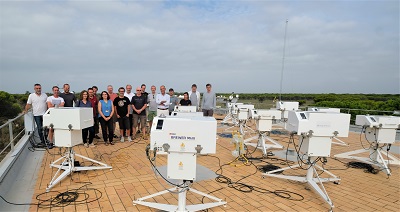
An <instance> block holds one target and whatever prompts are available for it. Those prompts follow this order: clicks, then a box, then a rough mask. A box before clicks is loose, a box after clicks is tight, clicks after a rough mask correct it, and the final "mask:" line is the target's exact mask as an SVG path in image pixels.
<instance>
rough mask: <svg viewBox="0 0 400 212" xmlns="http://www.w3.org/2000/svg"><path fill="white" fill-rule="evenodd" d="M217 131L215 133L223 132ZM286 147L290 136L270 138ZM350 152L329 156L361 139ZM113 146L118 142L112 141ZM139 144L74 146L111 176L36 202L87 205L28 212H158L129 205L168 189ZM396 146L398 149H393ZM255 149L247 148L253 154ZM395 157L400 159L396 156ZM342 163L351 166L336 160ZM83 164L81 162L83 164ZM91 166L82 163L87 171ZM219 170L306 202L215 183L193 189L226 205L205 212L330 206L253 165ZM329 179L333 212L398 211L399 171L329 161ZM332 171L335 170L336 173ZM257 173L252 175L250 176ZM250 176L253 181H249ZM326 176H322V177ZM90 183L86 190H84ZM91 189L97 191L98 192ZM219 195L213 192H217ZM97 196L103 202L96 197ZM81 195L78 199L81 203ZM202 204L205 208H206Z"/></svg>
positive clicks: (225, 142) (210, 162)
mask: <svg viewBox="0 0 400 212" xmlns="http://www.w3.org/2000/svg"><path fill="white" fill-rule="evenodd" d="M222 131H223V128H219V129H218V132H222ZM271 137H272V138H274V139H276V140H278V141H279V142H280V143H281V144H283V145H284V146H286V144H287V142H288V136H286V135H271ZM341 139H342V140H343V141H345V142H347V143H349V144H350V146H340V145H332V151H331V155H335V154H338V153H342V152H348V151H351V150H356V149H361V148H362V147H361V145H360V136H359V134H357V133H350V134H349V137H348V138H341ZM115 141H117V140H115ZM135 142H137V143H128V142H125V143H120V142H116V145H114V146H111V145H109V146H105V145H104V143H103V142H100V141H98V143H97V145H96V147H95V148H85V147H83V146H77V147H75V148H74V150H75V151H76V152H77V153H78V154H81V155H84V156H87V157H89V158H92V159H95V160H99V161H101V162H104V163H106V164H108V165H111V166H112V167H113V168H112V170H108V169H105V170H97V171H84V172H81V173H74V174H73V175H72V176H68V177H67V178H65V179H64V180H63V181H61V183H59V184H58V185H55V187H54V188H53V189H52V190H51V191H52V192H49V193H47V194H43V195H42V196H40V199H46V198H49V197H51V196H55V195H56V192H55V191H57V192H65V191H67V190H68V189H77V188H79V187H82V186H83V188H87V189H88V190H86V191H85V192H86V193H87V194H88V195H89V199H87V200H86V201H82V202H80V203H78V202H74V203H71V204H70V205H68V206H64V207H45V208H43V207H44V206H45V205H48V204H49V202H45V203H43V204H42V205H41V208H39V207H38V206H32V207H31V208H30V211H158V210H156V209H152V208H148V207H145V206H141V205H133V203H132V201H133V200H134V199H137V198H140V197H144V196H147V195H149V194H153V193H156V192H159V191H162V190H164V187H166V188H170V187H171V186H169V185H167V184H166V183H165V182H164V181H163V180H162V179H160V180H159V181H160V182H161V183H162V185H161V184H160V183H159V182H158V180H157V179H156V177H155V174H154V173H153V171H152V169H151V168H150V163H149V161H148V160H147V158H146V154H145V147H146V145H147V143H148V142H149V141H148V140H146V141H145V140H138V139H136V140H135ZM230 142H231V139H229V138H222V137H219V138H218V140H217V154H215V155H214V156H217V157H218V158H219V159H220V162H221V164H226V163H228V162H230V161H232V160H233V159H234V157H233V156H232V154H231V151H232V149H233V146H232V144H231V143H230ZM396 145H398V143H397V144H396ZM253 149H254V148H253V147H249V150H250V151H252V150H253ZM58 152H59V148H54V149H52V150H51V151H50V153H51V154H50V153H46V155H45V157H44V159H43V163H42V167H41V170H40V173H39V175H40V176H39V178H38V181H37V183H36V188H35V195H34V196H33V197H32V203H37V202H38V200H36V196H37V195H38V194H41V193H44V192H45V191H46V187H47V185H48V183H49V182H50V180H51V178H52V177H53V175H54V173H55V172H56V171H57V169H56V168H50V166H49V164H50V163H51V162H53V161H54V160H56V159H57V158H59V157H60V155H54V154H56V153H58ZM252 156H253V157H261V156H262V154H261V151H260V150H257V151H255V152H254V153H253V154H252ZM396 156H397V157H398V156H399V155H396ZM271 158H274V157H270V158H268V159H264V161H267V162H270V163H273V164H275V165H278V166H280V167H286V165H281V164H280V163H281V162H280V161H276V160H271ZM78 160H81V159H78ZM340 160H341V161H343V162H349V161H354V160H346V159H340ZM81 162H82V161H81ZM197 163H198V164H200V165H202V166H205V167H207V168H209V169H211V170H213V171H217V170H218V169H219V165H218V159H217V158H215V157H211V156H201V155H200V156H198V158H197ZM253 163H254V165H255V166H257V165H265V164H266V163H265V162H262V161H254V162H253ZM90 164H91V163H89V162H85V165H90ZM235 164H237V165H238V166H234V165H227V166H223V175H225V176H226V177H229V178H230V179H231V180H232V181H237V180H239V179H241V178H243V177H245V176H248V175H250V176H248V177H246V178H245V179H243V180H241V181H240V182H242V183H246V184H249V185H252V186H257V187H260V188H264V189H267V190H271V191H273V190H288V191H291V192H295V193H298V194H300V195H302V196H303V197H304V199H303V200H302V201H293V200H288V199H284V198H280V197H278V196H276V195H274V194H271V193H259V192H255V191H253V192H249V193H244V192H240V191H237V190H235V189H233V188H229V187H228V185H227V184H222V183H218V182H216V181H215V180H214V179H210V180H203V181H199V182H195V183H194V184H193V185H192V188H195V189H197V190H199V191H202V192H205V193H209V192H213V191H214V192H213V193H212V194H211V195H213V196H215V197H217V198H221V199H223V200H225V201H227V205H226V206H225V207H224V206H220V207H215V208H211V209H209V211H328V210H329V209H330V207H329V205H328V204H326V203H325V201H324V200H323V199H322V198H320V197H319V195H318V194H317V193H316V192H314V191H313V190H311V189H309V188H306V187H308V186H307V185H306V184H305V183H300V182H294V181H289V180H283V179H278V178H272V177H266V178H262V177H261V173H260V172H259V171H257V169H256V167H255V166H253V165H250V166H242V165H241V163H240V162H236V163H235ZM162 165H166V157H165V156H158V157H157V166H162ZM325 168H327V169H328V170H330V171H331V172H332V173H333V174H335V175H337V176H339V177H340V178H341V183H340V184H339V185H336V184H334V183H332V182H327V183H324V186H325V188H326V190H327V192H328V194H329V196H330V198H331V199H332V201H333V203H334V205H335V208H334V210H335V211H400V192H399V191H400V178H399V174H400V169H399V168H400V167H399V166H391V167H390V168H391V170H392V176H391V177H390V178H388V177H387V176H386V174H385V173H384V172H379V173H378V174H376V175H375V174H371V173H366V172H364V171H363V170H361V169H354V168H348V169H347V168H346V167H345V166H344V165H343V163H341V162H339V161H337V160H334V159H328V163H327V165H326V166H325ZM335 169H336V170H335ZM253 173H255V174H253ZM252 174H253V175H252ZM284 174H286V175H305V171H304V170H301V169H297V170H288V171H285V172H284ZM322 176H324V175H322ZM84 182H90V183H91V184H90V185H86V184H84ZM91 189H97V192H95V191H94V190H91ZM216 190H217V191H216ZM81 192H84V191H81ZM100 195H101V196H100ZM83 198H84V195H80V196H79V198H78V201H79V200H82V199H83ZM154 201H155V202H159V203H167V204H177V195H173V194H165V195H162V196H158V197H155V198H154ZM208 201H209V200H208V199H207V198H206V199H205V200H204V202H208ZM201 202H202V198H201V197H200V196H197V195H193V194H192V193H190V192H188V196H187V204H200V203H201Z"/></svg>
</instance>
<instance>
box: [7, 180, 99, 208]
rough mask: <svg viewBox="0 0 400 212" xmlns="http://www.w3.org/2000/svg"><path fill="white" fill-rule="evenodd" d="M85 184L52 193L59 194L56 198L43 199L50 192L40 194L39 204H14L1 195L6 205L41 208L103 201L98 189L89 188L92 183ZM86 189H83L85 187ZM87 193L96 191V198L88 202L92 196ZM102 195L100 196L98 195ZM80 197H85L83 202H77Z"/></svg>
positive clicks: (38, 197)
mask: <svg viewBox="0 0 400 212" xmlns="http://www.w3.org/2000/svg"><path fill="white" fill-rule="evenodd" d="M81 183H84V185H83V186H81V187H79V188H77V189H68V190H67V191H65V192H61V193H60V192H58V191H50V192H53V193H57V195H56V196H55V197H50V198H46V199H44V198H42V196H43V195H45V196H47V195H48V193H49V192H43V193H41V194H38V195H37V196H36V200H38V203H13V202H9V201H7V200H6V199H5V198H4V197H3V196H1V195H0V198H1V199H3V200H4V201H5V202H6V203H8V204H11V205H36V206H38V207H39V208H53V207H65V206H68V205H70V204H72V203H74V204H75V205H79V204H88V203H91V202H94V201H97V200H99V199H101V197H102V196H103V193H102V192H101V191H100V190H98V189H96V188H87V186H88V185H90V184H92V183H91V182H81ZM85 186H86V188H83V187H85ZM87 191H94V193H95V195H96V198H94V199H92V200H90V201H88V200H89V199H90V195H89V194H88V193H87ZM97 194H100V195H97ZM80 196H83V197H84V198H83V199H81V200H79V201H78V200H77V199H78V198H79V197H80Z"/></svg>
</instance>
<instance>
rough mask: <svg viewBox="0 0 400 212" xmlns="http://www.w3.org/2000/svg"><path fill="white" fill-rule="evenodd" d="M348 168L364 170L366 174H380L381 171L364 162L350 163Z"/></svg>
mask: <svg viewBox="0 0 400 212" xmlns="http://www.w3.org/2000/svg"><path fill="white" fill-rule="evenodd" d="M347 166H348V167H350V168H355V169H364V172H366V173H372V174H378V172H379V169H375V168H374V167H372V165H371V164H367V163H362V162H354V161H353V162H349V163H348V164H347Z"/></svg>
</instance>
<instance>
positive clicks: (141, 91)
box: [25, 84, 216, 149]
mask: <svg viewBox="0 0 400 212" xmlns="http://www.w3.org/2000/svg"><path fill="white" fill-rule="evenodd" d="M41 89H42V87H41V85H40V84H35V85H34V90H35V92H34V93H31V94H30V95H29V97H28V101H27V104H26V106H25V112H27V111H28V110H29V109H30V108H31V107H32V111H33V116H34V120H35V123H36V125H37V127H38V132H39V137H40V140H41V142H42V143H43V144H46V145H47V147H48V148H49V149H51V148H53V147H54V139H53V137H54V131H53V129H49V135H48V141H49V142H48V143H46V141H47V138H45V136H44V134H43V114H44V113H45V112H46V110H47V109H48V108H52V107H92V108H93V119H94V125H93V126H92V127H89V128H86V129H83V130H82V139H83V143H84V146H85V147H94V144H93V140H94V138H97V139H100V137H99V135H98V134H99V125H100V126H101V130H102V136H103V140H104V142H105V145H109V144H111V145H114V142H113V139H114V138H118V136H117V135H116V134H115V133H114V132H115V126H116V122H118V124H119V128H120V137H119V138H120V141H121V142H124V141H125V136H126V137H127V140H128V141H129V142H131V141H132V140H133V138H135V137H136V133H137V132H141V133H142V136H143V139H147V135H146V125H147V121H148V122H149V126H152V122H153V118H154V117H155V116H157V111H166V112H168V113H169V114H171V112H172V111H173V110H174V108H175V106H176V105H183V106H196V108H197V110H198V111H199V110H200V105H201V109H202V112H203V115H204V116H213V110H214V109H215V107H216V95H215V93H214V92H212V91H211V84H207V85H206V90H207V91H206V92H204V94H203V97H202V98H201V96H200V92H199V91H197V85H196V84H193V85H192V88H191V90H190V91H189V92H185V93H184V94H183V99H181V100H179V98H178V97H177V96H176V95H175V94H174V89H172V88H170V89H169V92H168V94H167V93H166V87H165V86H164V85H161V86H160V93H156V90H157V88H156V86H154V85H152V86H151V89H150V90H151V92H150V93H147V92H146V85H145V84H142V85H141V86H138V87H137V88H136V92H135V93H133V92H132V86H131V85H126V87H125V88H124V87H120V88H118V93H114V90H113V86H112V85H108V86H107V91H102V92H101V93H100V96H98V95H97V91H98V88H97V86H92V87H90V88H88V89H87V90H83V91H82V92H81V93H80V96H79V99H76V96H75V94H74V93H71V92H70V85H69V84H64V85H63V90H64V92H62V93H60V92H59V87H58V86H53V88H52V92H53V95H52V96H49V97H48V96H47V95H46V93H43V92H42V90H41ZM200 99H201V102H200ZM139 126H140V128H139Z"/></svg>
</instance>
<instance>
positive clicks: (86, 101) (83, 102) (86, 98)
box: [75, 90, 94, 147]
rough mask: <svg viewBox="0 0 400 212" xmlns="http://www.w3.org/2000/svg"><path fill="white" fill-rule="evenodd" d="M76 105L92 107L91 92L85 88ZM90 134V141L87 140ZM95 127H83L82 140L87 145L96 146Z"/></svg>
mask: <svg viewBox="0 0 400 212" xmlns="http://www.w3.org/2000/svg"><path fill="white" fill-rule="evenodd" d="M75 106H76V107H92V103H91V102H90V101H89V94H88V92H87V91H85V90H83V91H82V92H81V95H80V99H79V100H78V101H77V102H76V104H75ZM88 134H89V143H88V142H87V137H88ZM93 138H94V128H93V126H91V127H88V128H85V129H82V140H83V145H84V146H85V147H89V146H90V147H94V144H93Z"/></svg>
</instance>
